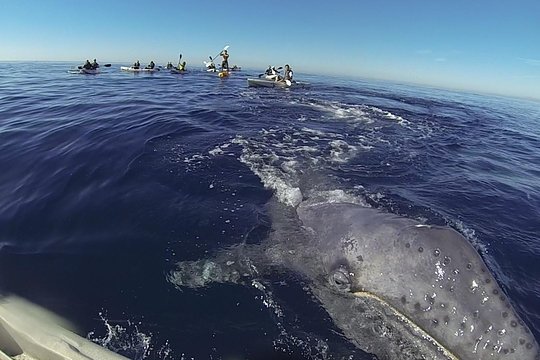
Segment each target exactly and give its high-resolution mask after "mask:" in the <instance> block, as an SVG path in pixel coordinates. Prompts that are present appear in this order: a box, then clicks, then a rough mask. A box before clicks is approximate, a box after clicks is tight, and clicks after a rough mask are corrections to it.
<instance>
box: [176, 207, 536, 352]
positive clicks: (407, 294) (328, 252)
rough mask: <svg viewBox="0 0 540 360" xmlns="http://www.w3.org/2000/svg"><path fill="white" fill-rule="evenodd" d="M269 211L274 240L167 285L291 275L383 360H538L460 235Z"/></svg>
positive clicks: (231, 252)
mask: <svg viewBox="0 0 540 360" xmlns="http://www.w3.org/2000/svg"><path fill="white" fill-rule="evenodd" d="M268 209H269V210H268V211H269V213H270V215H271V218H272V228H271V231H269V234H268V237H267V239H265V240H264V241H262V242H261V243H260V244H241V245H238V246H234V247H232V248H229V249H226V250H222V251H220V252H218V253H217V254H216V255H215V257H213V258H210V259H200V260H197V261H183V262H179V263H177V264H176V267H175V269H174V270H173V271H172V272H171V273H170V274H169V281H170V282H171V283H172V284H174V286H177V287H179V288H182V287H192V288H193V287H204V286H207V285H209V284H210V283H212V282H221V283H225V282H230V283H238V284H250V281H251V280H252V279H255V278H261V277H264V274H265V273H267V274H268V273H270V272H272V271H273V272H275V271H278V272H281V271H283V272H292V273H294V274H296V275H298V276H299V277H300V278H302V279H304V280H305V281H306V283H307V284H309V288H310V291H311V293H312V294H313V295H314V296H315V297H316V298H317V300H318V301H319V302H320V304H321V306H323V307H324V309H325V310H326V311H327V313H328V314H329V315H330V317H331V318H332V320H333V321H334V323H335V325H336V326H337V327H338V328H339V329H340V330H341V331H342V333H343V335H345V336H346V337H347V338H348V339H349V340H350V341H351V342H352V343H353V344H354V345H355V346H357V347H358V348H360V349H362V350H363V351H366V352H368V353H371V354H374V355H376V356H377V357H378V358H379V359H463V360H466V359H520V360H525V359H534V360H539V359H540V349H539V345H538V343H537V341H536V340H535V338H534V336H533V335H532V333H531V331H530V329H529V328H528V327H527V325H526V324H525V323H524V322H523V321H522V320H521V318H520V317H519V315H518V314H517V313H516V311H515V310H514V309H513V307H512V305H511V303H510V302H509V299H508V298H507V297H506V295H505V294H504V292H503V290H502V289H501V287H500V286H499V285H498V283H497V281H496V280H495V278H494V276H493V275H492V274H491V273H490V272H489V270H488V268H487V266H486V264H485V263H484V261H483V260H482V258H481V257H480V256H479V254H478V253H477V251H476V250H475V249H474V247H473V246H472V245H471V244H470V243H469V242H468V241H467V239H465V238H464V237H463V236H462V235H461V234H460V233H458V232H457V231H455V230H453V229H451V228H449V227H440V226H429V225H425V224H422V223H420V222H419V221H416V220H412V219H408V218H404V217H400V216H397V215H394V214H391V213H386V212H383V211H380V210H377V209H373V208H369V207H364V206H361V205H359V204H354V203H347V202H340V203H329V202H317V201H309V200H306V201H303V202H302V203H300V204H299V205H298V206H297V207H296V208H293V207H286V206H282V205H280V204H277V202H276V203H273V204H270V205H269V207H268Z"/></svg>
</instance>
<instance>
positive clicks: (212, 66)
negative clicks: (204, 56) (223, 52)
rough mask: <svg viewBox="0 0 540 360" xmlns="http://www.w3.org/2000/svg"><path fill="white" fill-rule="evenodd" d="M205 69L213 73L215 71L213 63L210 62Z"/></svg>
mask: <svg viewBox="0 0 540 360" xmlns="http://www.w3.org/2000/svg"><path fill="white" fill-rule="evenodd" d="M207 68H208V70H213V71H215V70H216V64H214V63H213V62H211V63H210V64H208V65H207Z"/></svg>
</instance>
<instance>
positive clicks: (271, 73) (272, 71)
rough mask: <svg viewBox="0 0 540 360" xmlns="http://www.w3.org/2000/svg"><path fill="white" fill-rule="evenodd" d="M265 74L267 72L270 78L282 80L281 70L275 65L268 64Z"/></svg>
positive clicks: (267, 76)
mask: <svg viewBox="0 0 540 360" xmlns="http://www.w3.org/2000/svg"><path fill="white" fill-rule="evenodd" d="M265 74H266V78H267V79H268V80H274V81H277V80H280V78H281V77H280V76H279V70H278V69H276V67H275V66H270V65H268V69H266V71H265Z"/></svg>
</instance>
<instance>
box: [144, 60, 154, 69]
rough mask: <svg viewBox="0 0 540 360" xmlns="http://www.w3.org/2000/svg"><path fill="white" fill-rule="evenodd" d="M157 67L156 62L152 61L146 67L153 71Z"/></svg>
mask: <svg viewBox="0 0 540 360" xmlns="http://www.w3.org/2000/svg"><path fill="white" fill-rule="evenodd" d="M155 67H156V64H154V62H153V61H152V60H150V64H148V65H147V66H146V69H153V68H155Z"/></svg>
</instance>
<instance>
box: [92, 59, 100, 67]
mask: <svg viewBox="0 0 540 360" xmlns="http://www.w3.org/2000/svg"><path fill="white" fill-rule="evenodd" d="M98 67H99V64H98V62H97V61H96V59H94V61H93V62H92V69H93V70H95V69H97V68H98Z"/></svg>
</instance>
